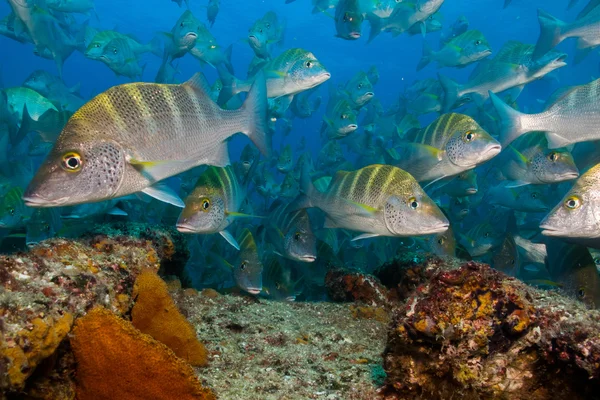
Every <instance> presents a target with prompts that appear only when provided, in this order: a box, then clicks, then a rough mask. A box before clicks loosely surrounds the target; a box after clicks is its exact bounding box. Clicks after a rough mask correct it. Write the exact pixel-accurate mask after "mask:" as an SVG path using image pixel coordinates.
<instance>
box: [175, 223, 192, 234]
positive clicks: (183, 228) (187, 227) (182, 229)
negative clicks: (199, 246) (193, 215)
mask: <svg viewBox="0 0 600 400" xmlns="http://www.w3.org/2000/svg"><path fill="white" fill-rule="evenodd" d="M175 227H176V228H177V230H178V231H179V232H182V233H198V231H197V230H196V229H194V227H193V226H191V225H188V224H177V225H175Z"/></svg>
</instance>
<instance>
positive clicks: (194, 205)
mask: <svg viewBox="0 0 600 400" xmlns="http://www.w3.org/2000/svg"><path fill="white" fill-rule="evenodd" d="M245 198H246V187H245V186H242V185H241V184H240V182H239V180H238V178H237V176H236V175H235V173H234V171H233V168H232V167H231V166H227V167H224V168H221V167H208V168H207V169H206V171H204V173H202V175H200V177H199V178H198V182H196V187H195V188H194V190H193V191H192V192H191V193H190V194H189V196H188V197H187V198H186V199H185V208H184V209H183V211H182V212H181V215H180V216H179V219H178V220H177V230H178V231H180V232H185V233H204V234H207V233H217V232H219V233H220V234H221V235H222V236H223V237H224V238H225V239H226V240H227V241H228V242H229V243H230V244H231V245H232V246H233V247H235V248H236V249H238V250H239V249H240V246H239V244H238V243H237V241H236V240H235V238H234V237H233V236H232V235H231V233H229V232H228V231H227V230H226V229H227V227H228V226H229V225H230V224H231V223H232V222H233V220H234V219H235V218H236V217H244V216H248V215H246V214H242V213H240V212H239V211H240V207H241V206H242V203H243V201H244V199H245Z"/></svg>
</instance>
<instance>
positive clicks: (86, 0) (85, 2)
mask: <svg viewBox="0 0 600 400" xmlns="http://www.w3.org/2000/svg"><path fill="white" fill-rule="evenodd" d="M46 6H48V8H50V9H52V10H56V11H60V12H64V13H78V14H86V15H89V14H90V13H91V12H92V11H94V12H95V8H94V1H93V0H46Z"/></svg>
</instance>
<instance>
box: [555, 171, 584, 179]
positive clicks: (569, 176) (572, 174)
mask: <svg viewBox="0 0 600 400" xmlns="http://www.w3.org/2000/svg"><path fill="white" fill-rule="evenodd" d="M559 178H560V179H561V180H564V181H570V180H572V179H577V178H579V173H578V172H567V173H564V174H561V175H560V176H559Z"/></svg>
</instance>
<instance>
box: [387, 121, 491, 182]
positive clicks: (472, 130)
mask: <svg viewBox="0 0 600 400" xmlns="http://www.w3.org/2000/svg"><path fill="white" fill-rule="evenodd" d="M500 150H501V146H500V143H498V141H497V140H496V139H494V138H493V137H492V136H490V134H489V133H487V132H486V131H485V130H483V128H481V126H479V124H478V123H477V122H476V121H475V120H474V119H473V118H471V117H469V116H467V115H464V114H456V113H450V114H443V115H441V116H440V117H439V118H437V119H436V120H435V121H433V122H432V123H431V124H429V125H428V126H427V127H425V128H424V129H421V130H420V131H418V132H416V134H415V135H414V137H413V138H412V140H411V141H410V142H407V143H403V144H401V145H400V150H398V152H399V154H401V156H400V162H399V163H398V166H399V167H400V168H403V169H405V170H406V171H407V172H409V173H410V174H411V175H412V176H413V177H414V178H415V179H416V180H417V181H419V182H422V181H436V180H439V179H443V178H446V177H449V176H453V175H457V174H459V173H461V172H464V171H467V170H469V169H472V168H475V167H476V166H477V165H479V164H482V163H484V162H486V161H488V160H490V159H492V158H494V157H495V156H496V155H498V154H499V153H500Z"/></svg>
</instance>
